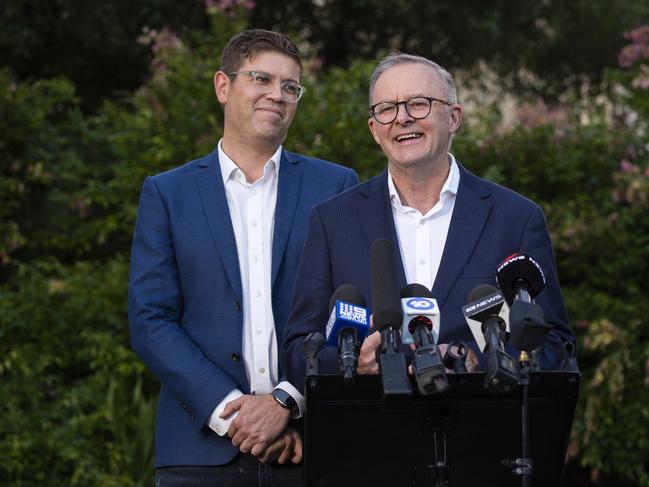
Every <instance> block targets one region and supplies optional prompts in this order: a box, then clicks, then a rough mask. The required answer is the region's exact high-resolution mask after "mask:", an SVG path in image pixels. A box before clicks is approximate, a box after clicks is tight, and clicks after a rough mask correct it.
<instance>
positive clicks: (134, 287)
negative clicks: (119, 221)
mask: <svg viewBox="0 0 649 487" xmlns="http://www.w3.org/2000/svg"><path fill="white" fill-rule="evenodd" d="M128 304H129V306H128V314H129V326H130V335H131V343H132V345H133V349H134V350H135V352H136V353H137V355H138V356H139V357H140V358H141V359H142V360H143V361H144V363H145V364H146V365H147V366H148V367H149V368H150V370H151V371H152V372H153V373H154V374H155V375H156V377H157V378H158V379H159V380H160V381H161V382H162V383H163V384H164V386H165V387H168V388H169V389H170V390H171V391H172V392H173V393H174V394H175V395H176V397H177V398H178V401H179V403H180V405H181V406H182V407H183V408H184V409H186V410H187V411H188V413H189V414H190V416H191V419H192V421H193V424H194V425H195V427H196V429H198V430H200V429H202V428H203V427H204V426H205V425H206V423H207V421H208V420H209V417H210V415H211V414H212V412H213V411H214V408H215V407H216V405H217V404H219V402H220V401H221V400H222V399H223V398H224V397H225V396H226V395H227V394H228V393H229V392H230V391H231V390H232V389H234V388H236V387H238V386H237V384H236V383H235V381H234V380H233V379H232V378H231V377H230V376H229V375H228V374H227V373H225V372H224V371H223V370H222V369H221V368H220V367H217V366H216V365H215V364H214V363H213V362H212V361H210V360H209V359H208V358H207V357H206V356H205V355H204V354H203V352H202V351H201V349H200V348H199V346H198V345H197V344H196V343H195V342H194V341H193V340H192V338H191V337H190V336H189V335H188V334H187V333H186V331H185V330H184V328H183V327H182V326H181V319H182V315H183V293H182V285H181V281H180V276H179V271H178V263H177V261H176V254H175V252H174V243H173V236H172V232H171V225H170V218H169V211H168V208H167V207H166V205H165V202H164V200H163V197H162V196H161V194H160V190H159V188H158V186H157V184H156V181H155V178H147V179H146V180H145V182H144V185H143V188H142V193H141V196H140V204H139V208H138V214H137V219H136V224H135V232H134V236H133V245H132V253H131V268H130V277H129V290H128Z"/></svg>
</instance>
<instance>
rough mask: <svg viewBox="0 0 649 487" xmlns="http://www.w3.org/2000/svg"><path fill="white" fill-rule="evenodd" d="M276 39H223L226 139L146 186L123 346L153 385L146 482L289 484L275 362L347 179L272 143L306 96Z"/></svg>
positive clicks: (293, 406)
mask: <svg viewBox="0 0 649 487" xmlns="http://www.w3.org/2000/svg"><path fill="white" fill-rule="evenodd" d="M301 66H302V64H301V59H300V54H299V51H298V49H297V47H296V46H295V44H293V43H292V42H291V41H290V40H289V39H288V38H287V37H286V36H284V35H283V34H279V33H276V32H271V31H266V30H259V29H253V30H247V31H244V32H241V33H240V34H238V35H236V36H235V37H233V38H232V39H231V40H230V41H229V43H228V45H227V46H226V47H225V49H224V51H223V59H222V63H221V68H220V69H219V71H218V72H217V73H216V74H215V75H214V88H215V91H216V96H217V99H218V101H219V103H220V104H221V106H222V107H223V113H224V121H223V138H222V139H221V140H220V141H219V143H218V144H217V147H216V148H215V149H214V151H213V152H212V153H211V154H209V155H207V156H205V157H202V158H199V159H196V160H194V161H191V162H188V163H186V164H184V165H183V166H180V167H178V168H176V169H173V170H171V171H167V172H165V173H162V174H158V175H156V176H152V177H149V178H147V179H146V180H145V182H144V186H143V188H142V194H141V197H140V205H139V210H138V215H137V222H136V227H135V234H134V237H133V249H132V256H131V275H130V281H129V320H130V330H131V339H132V343H133V347H134V349H135V351H136V352H137V353H138V355H139V356H140V357H141V358H142V360H143V361H144V362H145V363H146V364H147V365H148V367H149V368H150V369H151V371H152V372H153V373H154V374H155V375H156V376H157V377H158V379H159V380H160V382H161V384H162V387H161V391H160V401H159V405H158V415H157V424H156V486H166V487H171V486H185V485H192V486H197V487H198V486H212V485H232V486H246V487H248V486H271V485H282V486H289V487H291V486H299V485H302V484H301V467H300V465H298V464H299V463H300V462H301V457H302V440H301V438H300V436H299V434H298V433H297V431H296V429H294V427H293V426H292V425H291V424H290V421H292V420H296V419H298V418H299V417H300V416H301V414H302V411H303V403H304V398H303V397H302V395H301V394H300V392H299V391H298V390H297V389H296V388H295V387H294V386H293V385H291V383H290V382H289V381H287V380H286V378H285V375H284V372H283V370H282V368H281V367H280V366H278V360H277V358H278V357H277V356H278V350H277V342H278V339H279V338H281V336H282V331H283V329H284V325H285V322H286V320H287V317H288V312H289V309H288V307H289V302H290V297H291V294H292V291H293V287H294V277H295V274H296V272H297V267H298V261H299V256H300V251H301V250H302V246H303V243H304V237H305V233H306V223H307V217H308V214H309V211H310V209H311V208H312V206H313V205H315V204H316V203H319V202H321V201H324V200H325V199H328V198H330V197H331V196H333V195H335V194H336V193H339V192H341V191H343V190H344V189H347V188H349V187H351V186H353V185H354V184H356V183H357V182H358V178H357V176H356V173H355V172H354V171H352V170H351V169H347V168H344V167H341V166H338V165H335V164H332V163H329V162H326V161H322V160H318V159H314V158H310V157H306V156H302V155H299V154H294V153H291V152H288V151H287V150H285V149H284V148H283V147H282V143H283V142H284V140H285V138H286V134H287V132H288V129H289V127H290V125H291V122H292V121H293V117H294V116H295V111H296V109H297V106H298V101H299V100H300V98H301V97H302V95H303V94H304V87H303V86H302V85H301V82H300V79H301V74H302V67H301Z"/></svg>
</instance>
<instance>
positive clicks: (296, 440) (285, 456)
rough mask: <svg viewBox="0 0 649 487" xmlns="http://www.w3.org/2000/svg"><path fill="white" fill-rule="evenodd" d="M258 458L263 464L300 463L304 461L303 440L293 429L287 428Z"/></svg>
mask: <svg viewBox="0 0 649 487" xmlns="http://www.w3.org/2000/svg"><path fill="white" fill-rule="evenodd" d="M257 458H258V459H259V461H260V462H261V463H271V462H277V463H280V464H284V463H286V462H288V461H289V460H290V461H291V462H292V463H300V462H301V461H302V438H300V435H299V434H298V432H297V431H295V430H294V429H293V428H286V431H285V432H284V433H282V434H281V435H280V437H279V438H277V440H275V441H274V442H273V443H271V444H270V445H269V446H268V447H267V448H266V450H264V451H263V452H262V453H261V454H260V455H259V456H257Z"/></svg>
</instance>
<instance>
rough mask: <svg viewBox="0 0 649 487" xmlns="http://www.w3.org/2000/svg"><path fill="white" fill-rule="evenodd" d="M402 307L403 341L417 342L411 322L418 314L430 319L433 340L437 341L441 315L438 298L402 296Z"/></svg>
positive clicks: (408, 342)
mask: <svg viewBox="0 0 649 487" xmlns="http://www.w3.org/2000/svg"><path fill="white" fill-rule="evenodd" d="M401 309H402V310H403V323H402V326H401V342H402V343H407V344H411V343H415V340H414V338H413V337H412V333H410V322H411V321H412V320H413V319H414V318H415V317H417V316H425V317H427V318H428V319H430V321H431V323H432V329H431V330H430V332H431V333H432V335H433V340H434V342H435V343H437V339H438V338H439V327H440V315H439V307H438V306H437V300H436V299H433V298H425V297H419V296H417V297H412V298H401Z"/></svg>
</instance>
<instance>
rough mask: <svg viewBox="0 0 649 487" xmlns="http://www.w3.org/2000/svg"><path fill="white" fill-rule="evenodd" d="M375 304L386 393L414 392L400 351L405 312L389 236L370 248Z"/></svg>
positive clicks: (380, 358) (375, 319)
mask: <svg viewBox="0 0 649 487" xmlns="http://www.w3.org/2000/svg"><path fill="white" fill-rule="evenodd" d="M371 265H372V305H373V313H372V316H373V319H374V326H375V327H376V329H377V330H378V331H379V332H380V333H381V347H380V349H379V350H377V361H378V362H379V367H380V370H381V379H382V382H383V395H384V396H406V395H410V394H412V388H411V386H410V381H409V380H408V372H407V366H406V357H405V356H404V354H403V353H401V352H400V351H399V344H400V338H399V329H400V328H401V320H402V311H401V300H400V298H399V289H398V287H397V279H396V276H395V272H394V248H393V246H392V242H391V241H390V240H387V239H379V240H375V241H374V242H373V243H372V248H371Z"/></svg>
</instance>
